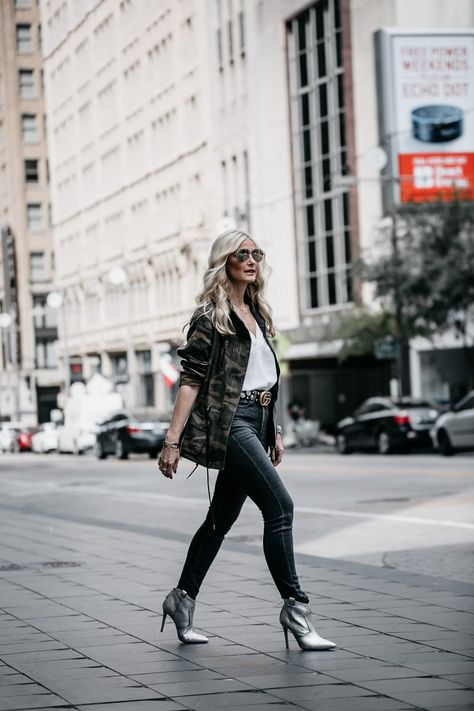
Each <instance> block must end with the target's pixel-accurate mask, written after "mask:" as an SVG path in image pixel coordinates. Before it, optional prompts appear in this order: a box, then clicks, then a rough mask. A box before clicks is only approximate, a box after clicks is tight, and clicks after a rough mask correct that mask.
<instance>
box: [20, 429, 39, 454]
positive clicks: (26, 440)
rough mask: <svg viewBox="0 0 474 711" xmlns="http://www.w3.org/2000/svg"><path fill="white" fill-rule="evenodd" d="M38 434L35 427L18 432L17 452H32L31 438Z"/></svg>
mask: <svg viewBox="0 0 474 711" xmlns="http://www.w3.org/2000/svg"><path fill="white" fill-rule="evenodd" d="M35 432H36V428H34V427H23V428H22V429H21V430H20V432H18V435H17V438H16V446H15V451H16V452H31V438H32V437H33V435H34V433H35Z"/></svg>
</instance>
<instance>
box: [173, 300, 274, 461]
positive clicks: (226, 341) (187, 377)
mask: <svg viewBox="0 0 474 711" xmlns="http://www.w3.org/2000/svg"><path fill="white" fill-rule="evenodd" d="M249 305H250V308H251V310H252V313H253V315H254V317H255V320H256V322H257V328H261V329H262V332H263V334H264V336H265V339H266V340H267V343H269V342H268V338H267V335H266V329H265V321H264V319H263V317H262V316H261V314H260V313H259V312H258V310H257V309H256V308H255V307H254V305H253V304H249ZM231 320H232V324H233V326H234V330H235V335H228V336H222V335H221V334H220V333H219V332H218V331H217V329H216V328H215V327H214V325H213V324H212V321H211V318H210V315H208V314H207V313H205V309H204V307H203V306H200V307H199V308H198V309H196V311H195V312H194V314H193V316H192V317H191V321H190V325H189V329H188V333H187V342H186V343H185V345H184V346H182V347H180V348H178V351H177V352H178V355H179V356H180V357H181V358H182V361H181V366H182V372H181V375H180V381H179V385H180V386H181V385H198V386H199V388H200V389H199V393H198V396H197V398H196V400H195V403H194V405H193V408H192V410H191V412H190V414H189V417H188V420H187V422H186V425H185V427H184V430H183V432H182V434H181V437H180V450H181V456H183V457H185V458H186V459H190V460H191V461H193V462H196V463H197V464H202V465H204V466H208V467H209V468H211V469H223V468H224V465H225V456H226V448H227V440H228V437H229V432H230V428H231V425H232V421H233V419H234V415H235V411H236V409H237V405H238V403H239V398H240V393H241V391H242V385H243V382H244V378H245V373H246V370H247V363H248V360H249V355H250V346H251V338H250V334H249V331H248V329H247V326H246V325H245V324H244V322H243V321H242V320H241V319H240V318H239V317H238V316H237V314H236V313H235V312H234V311H232V310H231ZM269 345H270V348H272V347H271V344H270V343H269ZM272 352H273V354H274V356H275V363H276V369H277V382H276V383H275V385H274V386H273V387H272V388H271V393H272V401H271V404H270V406H269V407H270V408H271V417H269V419H268V422H269V427H268V437H267V441H268V445H269V447H273V446H274V444H275V436H276V422H275V410H274V406H275V402H276V399H277V395H278V377H279V375H280V368H279V365H278V360H277V357H276V355H275V352H274V350H273V348H272Z"/></svg>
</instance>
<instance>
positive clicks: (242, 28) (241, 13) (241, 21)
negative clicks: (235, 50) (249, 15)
mask: <svg viewBox="0 0 474 711" xmlns="http://www.w3.org/2000/svg"><path fill="white" fill-rule="evenodd" d="M238 17H239V44H240V56H241V57H245V19H244V9H243V0H240V9H239V16H238Z"/></svg>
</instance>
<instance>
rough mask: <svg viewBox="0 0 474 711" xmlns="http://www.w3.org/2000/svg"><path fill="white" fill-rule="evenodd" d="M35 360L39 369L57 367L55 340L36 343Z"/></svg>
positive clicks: (43, 340) (42, 340)
mask: <svg viewBox="0 0 474 711" xmlns="http://www.w3.org/2000/svg"><path fill="white" fill-rule="evenodd" d="M35 360H36V367H37V368H56V367H57V365H58V361H57V358H56V348H55V345H54V340H51V339H49V338H47V339H40V340H37V341H36V344H35Z"/></svg>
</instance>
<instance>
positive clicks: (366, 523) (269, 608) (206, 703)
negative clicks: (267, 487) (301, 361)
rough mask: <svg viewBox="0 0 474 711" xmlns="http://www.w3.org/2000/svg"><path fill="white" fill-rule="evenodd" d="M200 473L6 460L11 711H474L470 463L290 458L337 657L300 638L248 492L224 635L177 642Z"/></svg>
mask: <svg viewBox="0 0 474 711" xmlns="http://www.w3.org/2000/svg"><path fill="white" fill-rule="evenodd" d="M190 470H191V465H189V464H188V463H187V462H183V463H182V466H181V467H180V470H179V472H178V475H177V476H176V477H175V479H174V480H173V481H169V480H166V479H164V478H163V477H162V476H161V475H160V474H159V473H158V471H157V469H156V465H155V463H154V462H152V461H150V460H149V459H147V458H140V457H137V458H135V459H133V460H132V459H131V460H130V461H128V462H122V461H116V460H113V459H109V460H106V461H105V462H99V461H96V460H95V459H93V458H92V457H73V456H58V455H52V456H35V455H20V456H13V455H3V456H1V457H0V511H1V523H0V609H1V611H2V612H1V616H0V625H1V627H0V629H1V632H0V660H1V663H0V679H1V682H0V683H1V684H2V691H1V692H0V711H7V710H10V709H11V710H13V709H16V710H18V709H34V708H38V709H39V708H41V709H53V708H68V709H83V710H84V711H85V710H86V709H87V710H88V711H95V709H98V708H101V709H107V710H108V711H117V710H118V709H120V710H121V711H135V709H136V710H137V711H148V710H149V709H154V710H155V709H156V710H158V711H173V710H174V709H176V710H177V711H178V710H180V711H182V710H183V709H193V710H194V709H196V710H197V709H211V708H212V709H221V708H224V707H225V708H229V709H234V708H235V709H237V708H241V707H242V708H245V709H248V710H250V711H251V709H259V711H262V710H263V711H264V710H266V709H272V710H273V711H281V710H283V711H285V710H286V709H295V708H300V709H308V710H311V709H316V708H317V709H318V711H339V709H347V711H357V710H358V709H361V711H372V710H373V711H378V710H379V709H380V711H385V709H394V710H397V709H400V710H402V709H443V711H444V710H446V711H454V710H455V709H468V708H472V703H473V701H474V696H473V691H472V671H473V667H474V664H473V661H472V656H473V654H472V649H473V645H472V638H471V636H470V632H472V621H471V620H472V615H471V614H469V613H470V611H471V610H472V593H473V591H474V585H473V583H474V581H473V576H472V568H473V566H472V559H470V556H471V555H472V541H473V531H474V521H473V514H472V511H473V508H472V505H470V504H472V486H473V477H474V457H472V456H470V455H463V456H457V457H454V458H452V459H444V458H441V457H438V456H435V455H424V454H421V455H413V456H396V457H385V458H383V457H379V456H376V455H373V456H372V455H357V456H356V455H352V456H350V457H341V456H338V455H335V454H332V453H325V454H323V453H314V452H312V453H310V452H304V453H293V452H289V453H288V454H287V456H286V458H285V462H284V464H282V465H281V467H280V468H279V471H280V472H281V475H282V477H283V478H284V480H285V482H286V483H287V486H288V488H289V490H290V492H291V494H292V496H293V499H294V501H295V508H296V521H295V544H296V548H297V551H298V556H297V557H298V569H299V573H300V577H301V579H302V582H303V587H304V589H305V590H306V591H307V592H308V593H309V594H310V597H311V600H312V606H313V610H314V612H315V613H316V619H317V624H318V629H319V631H320V632H321V634H322V635H323V636H327V637H329V638H331V639H334V640H335V641H336V642H337V644H338V648H337V649H336V650H334V651H333V652H326V653H303V652H301V651H300V650H299V649H298V647H297V645H296V642H295V641H294V639H291V641H290V651H289V652H288V651H286V650H285V647H284V639H283V634H282V631H281V628H280V626H279V623H278V613H279V608H278V606H277V605H278V594H277V593H276V590H275V589H274V586H273V584H272V582H271V579H270V576H269V573H268V570H267V569H266V566H265V562H264V559H263V556H262V553H261V529H262V524H261V520H260V514H259V512H258V511H257V510H256V509H255V507H254V505H253V504H252V503H251V502H247V504H246V506H245V508H244V511H243V512H242V516H241V519H240V520H239V522H238V523H237V524H236V526H235V527H234V529H233V530H232V532H231V534H230V535H229V537H228V540H227V541H226V542H225V544H224V546H223V548H222V550H221V552H220V554H219V557H218V559H217V560H216V563H215V565H214V567H213V569H212V571H211V573H210V575H209V576H208V579H206V581H205V584H204V586H203V590H202V593H201V595H200V598H199V605H198V607H197V612H196V625H197V627H198V628H199V629H200V630H202V631H204V632H205V633H206V634H208V635H209V636H210V642H209V645H205V646H198V647H190V646H183V645H180V644H179V642H178V641H177V639H176V635H175V631H174V627H173V625H172V623H171V622H169V621H168V623H167V625H166V627H165V632H164V633H163V634H162V635H161V634H160V632H159V626H160V621H161V614H160V613H161V602H162V599H163V597H164V595H165V594H166V592H167V591H168V590H169V588H170V587H171V586H172V585H173V584H175V583H176V578H177V574H178V573H179V569H180V565H181V563H182V559H183V557H184V554H185V550H186V544H187V542H188V541H189V537H190V535H191V534H192V532H193V531H194V529H195V528H196V527H197V526H198V525H199V524H200V523H201V520H202V517H203V515H204V513H205V511H206V506H207V497H206V493H207V492H206V486H205V472H203V471H202V469H201V468H200V469H198V470H197V471H196V472H195V474H193V476H192V477H191V478H190V479H188V480H186V478H185V477H186V474H187V473H189V471H190ZM213 474H214V473H213Z"/></svg>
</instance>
